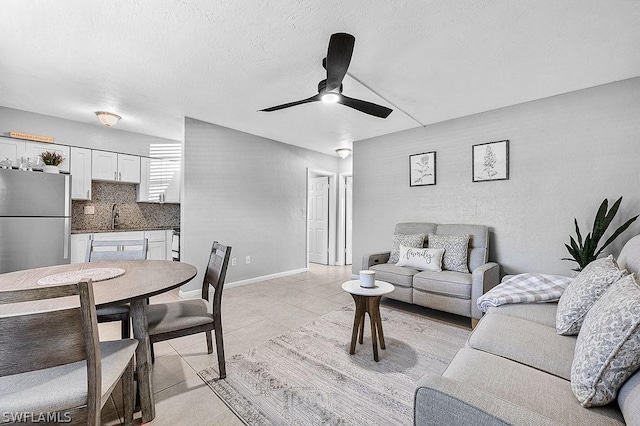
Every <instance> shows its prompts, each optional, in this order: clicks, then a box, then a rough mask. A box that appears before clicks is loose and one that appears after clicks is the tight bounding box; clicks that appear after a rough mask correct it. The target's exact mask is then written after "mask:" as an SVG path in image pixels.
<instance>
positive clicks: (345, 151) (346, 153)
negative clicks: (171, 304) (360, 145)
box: [336, 148, 351, 159]
mask: <svg viewBox="0 0 640 426" xmlns="http://www.w3.org/2000/svg"><path fill="white" fill-rule="evenodd" d="M336 154H338V157H340V158H343V159H344V158H347V157H348V156H349V154H351V149H349V148H338V149H336Z"/></svg>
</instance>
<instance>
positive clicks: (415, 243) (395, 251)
mask: <svg viewBox="0 0 640 426" xmlns="http://www.w3.org/2000/svg"><path fill="white" fill-rule="evenodd" d="M424 237H425V234H399V233H397V232H395V233H394V234H393V248H392V249H391V256H389V262H388V263H393V264H396V263H398V259H399V258H400V246H405V247H416V248H422V246H423V245H424Z"/></svg>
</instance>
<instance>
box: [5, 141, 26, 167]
mask: <svg viewBox="0 0 640 426" xmlns="http://www.w3.org/2000/svg"><path fill="white" fill-rule="evenodd" d="M25 147H26V143H25V142H24V141H20V140H16V139H11V138H2V139H1V140H0V161H2V160H4V159H5V158H8V159H9V160H11V165H12V166H16V167H17V166H19V165H20V163H19V160H20V158H21V157H24V154H25Z"/></svg>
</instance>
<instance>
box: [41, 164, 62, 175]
mask: <svg viewBox="0 0 640 426" xmlns="http://www.w3.org/2000/svg"><path fill="white" fill-rule="evenodd" d="M42 171H43V172H45V173H60V169H58V166H50V165H45V166H44V167H43V168H42Z"/></svg>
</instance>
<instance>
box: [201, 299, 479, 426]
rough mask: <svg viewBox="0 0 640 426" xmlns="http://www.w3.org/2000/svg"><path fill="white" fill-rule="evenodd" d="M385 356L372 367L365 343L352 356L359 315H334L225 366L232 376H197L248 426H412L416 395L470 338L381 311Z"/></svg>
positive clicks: (233, 358) (456, 329)
mask: <svg viewBox="0 0 640 426" xmlns="http://www.w3.org/2000/svg"><path fill="white" fill-rule="evenodd" d="M380 312H381V317H382V327H383V331H384V337H385V343H386V350H379V354H380V362H375V361H374V360H373V355H372V353H373V352H372V348H371V334H370V329H369V322H368V317H367V321H366V326H365V333H364V334H365V338H364V343H363V344H362V345H360V344H358V345H357V346H356V353H355V355H349V342H350V340H351V328H352V326H353V317H354V312H353V308H352V307H349V306H345V307H343V308H340V309H338V310H336V311H332V312H330V313H328V314H326V315H324V316H322V317H320V318H318V319H317V320H314V321H312V322H309V323H307V324H305V325H303V326H301V327H299V328H298V329H296V330H292V331H290V332H288V333H286V334H284V335H282V336H279V337H276V338H273V339H271V340H269V341H268V342H266V343H264V344H262V345H259V346H257V347H254V348H252V349H249V350H247V351H246V352H244V353H241V354H238V355H234V356H231V357H229V358H228V359H227V377H226V379H224V380H219V379H218V373H217V370H216V369H214V368H213V367H211V368H208V369H206V370H203V371H201V372H200V373H199V375H200V377H202V378H203V379H204V380H205V381H206V382H207V383H208V385H209V387H211V389H213V391H214V392H215V393H216V394H217V395H218V396H219V397H220V398H221V399H222V400H223V401H225V403H226V404H227V405H228V406H229V407H230V408H231V409H232V410H233V411H234V412H235V413H236V414H237V415H238V416H239V417H240V418H241V419H243V421H244V422H245V423H247V424H248V425H251V426H253V425H305V426H306V425H412V424H413V393H414V390H415V387H416V383H417V382H418V379H419V378H420V377H421V376H422V375H423V374H424V373H426V372H428V371H430V372H433V373H437V374H440V373H442V371H444V369H445V367H446V366H447V364H448V363H449V361H450V360H451V359H452V358H453V356H454V355H455V353H456V352H457V351H458V349H460V348H461V347H463V346H464V343H465V341H466V339H467V337H468V336H469V333H470V331H469V330H467V329H464V328H460V327H456V326H453V325H450V324H446V323H443V322H439V321H436V320H432V319H428V318H425V317H422V316H418V315H413V314H409V313H405V312H401V311H397V310H392V309H387V308H385V307H381V308H380Z"/></svg>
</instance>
